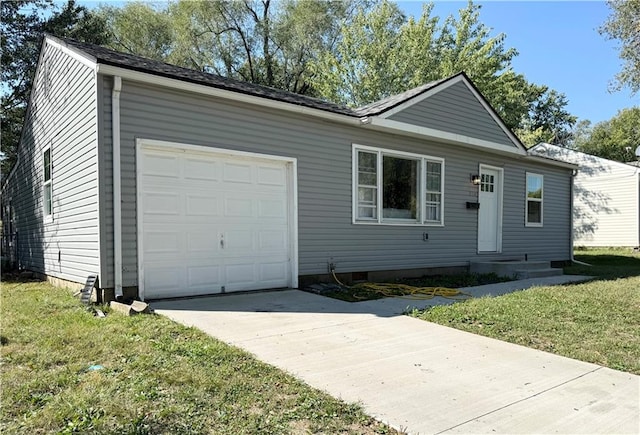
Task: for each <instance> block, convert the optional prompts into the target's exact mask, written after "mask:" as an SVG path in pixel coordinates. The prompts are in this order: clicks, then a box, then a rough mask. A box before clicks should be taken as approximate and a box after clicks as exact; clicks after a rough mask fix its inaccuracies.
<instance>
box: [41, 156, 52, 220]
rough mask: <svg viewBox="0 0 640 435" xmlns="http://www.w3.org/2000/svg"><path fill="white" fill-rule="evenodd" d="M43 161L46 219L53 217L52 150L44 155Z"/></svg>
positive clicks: (43, 201)
mask: <svg viewBox="0 0 640 435" xmlns="http://www.w3.org/2000/svg"><path fill="white" fill-rule="evenodd" d="M42 160H43V162H42V163H43V169H44V174H43V175H44V177H43V186H42V192H43V197H42V204H43V209H44V216H45V217H52V213H53V189H52V185H51V172H52V171H51V168H52V165H51V148H47V149H46V150H44V152H43V153H42Z"/></svg>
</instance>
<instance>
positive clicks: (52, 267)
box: [3, 44, 100, 282]
mask: <svg viewBox="0 0 640 435" xmlns="http://www.w3.org/2000/svg"><path fill="white" fill-rule="evenodd" d="M40 59H41V60H40V63H39V66H38V68H37V71H36V77H35V80H34V87H33V91H32V94H31V101H30V104H29V110H28V113H27V117H26V119H25V124H24V127H23V135H22V141H21V143H20V146H19V158H18V164H17V166H16V167H15V169H14V171H13V172H12V173H11V175H10V178H9V179H8V180H7V184H6V187H5V189H4V192H3V200H4V201H5V203H6V201H10V202H11V205H12V207H13V209H14V215H15V230H16V231H17V232H18V256H19V262H20V265H21V266H22V267H24V268H26V269H29V270H33V271H36V272H40V273H44V274H46V275H49V276H53V277H57V278H61V279H65V280H69V281H75V282H84V281H85V280H86V277H87V275H89V274H97V273H99V272H100V270H99V269H100V258H99V257H100V256H99V252H100V244H99V231H98V228H99V213H98V158H97V105H96V94H95V74H94V71H93V69H92V68H89V67H88V66H85V65H83V64H82V63H80V62H78V61H77V60H75V59H73V58H72V57H70V56H68V55H66V54H65V53H64V52H62V51H61V50H59V49H58V48H56V47H53V46H51V45H48V44H46V45H45V46H44V48H43V53H42V55H41V58H40ZM46 147H50V149H51V161H52V175H51V180H52V195H53V214H52V215H53V219H52V220H50V219H45V216H44V209H43V202H44V201H43V181H44V174H43V151H44V149H45V148H46Z"/></svg>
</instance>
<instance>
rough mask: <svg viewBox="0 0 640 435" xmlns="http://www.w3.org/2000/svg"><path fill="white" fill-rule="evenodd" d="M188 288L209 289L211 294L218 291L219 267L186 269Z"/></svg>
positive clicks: (209, 266) (219, 281)
mask: <svg viewBox="0 0 640 435" xmlns="http://www.w3.org/2000/svg"><path fill="white" fill-rule="evenodd" d="M187 279H188V286H189V288H190V289H194V288H206V287H208V288H210V289H211V293H217V292H219V291H220V287H221V284H220V283H221V280H220V266H213V265H208V266H195V267H189V268H188V269H187Z"/></svg>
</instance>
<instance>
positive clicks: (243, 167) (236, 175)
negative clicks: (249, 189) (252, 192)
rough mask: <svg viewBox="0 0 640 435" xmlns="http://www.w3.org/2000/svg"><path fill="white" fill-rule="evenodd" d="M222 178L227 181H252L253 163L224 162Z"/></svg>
mask: <svg viewBox="0 0 640 435" xmlns="http://www.w3.org/2000/svg"><path fill="white" fill-rule="evenodd" d="M223 165H224V169H223V174H224V175H223V180H224V181H225V182H227V183H243V184H252V183H253V165H250V164H248V163H224V164H223Z"/></svg>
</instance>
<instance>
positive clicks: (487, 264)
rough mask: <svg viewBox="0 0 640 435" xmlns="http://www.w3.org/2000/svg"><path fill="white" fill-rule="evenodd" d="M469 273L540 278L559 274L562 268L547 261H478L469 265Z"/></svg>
mask: <svg viewBox="0 0 640 435" xmlns="http://www.w3.org/2000/svg"><path fill="white" fill-rule="evenodd" d="M469 270H470V272H471V273H495V274H496V275H498V276H508V277H513V278H515V279H528V278H542V277H547V276H560V275H562V274H563V271H562V269H556V268H552V267H551V263H550V262H548V261H520V260H513V261H511V260H508V261H479V262H472V263H471V264H470V266H469Z"/></svg>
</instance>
